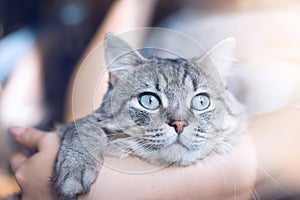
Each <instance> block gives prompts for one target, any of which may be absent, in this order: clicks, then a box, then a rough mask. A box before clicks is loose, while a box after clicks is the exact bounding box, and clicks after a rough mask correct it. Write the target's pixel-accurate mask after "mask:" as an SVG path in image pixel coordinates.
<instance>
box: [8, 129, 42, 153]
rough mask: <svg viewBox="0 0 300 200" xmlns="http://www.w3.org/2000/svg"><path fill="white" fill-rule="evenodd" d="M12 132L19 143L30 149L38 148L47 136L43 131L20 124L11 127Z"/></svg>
mask: <svg viewBox="0 0 300 200" xmlns="http://www.w3.org/2000/svg"><path fill="white" fill-rule="evenodd" d="M10 132H11V133H12V135H13V136H14V138H15V140H16V141H17V142H18V143H19V144H21V145H22V146H24V147H26V148H27V149H30V150H38V149H39V142H40V141H41V140H42V138H43V137H44V136H45V132H43V131H40V130H37V129H33V128H23V127H19V126H13V127H11V128H10Z"/></svg>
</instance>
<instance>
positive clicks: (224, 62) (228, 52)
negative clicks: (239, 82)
mask: <svg viewBox="0 0 300 200" xmlns="http://www.w3.org/2000/svg"><path fill="white" fill-rule="evenodd" d="M235 49H236V41H235V38H232V37H230V38H227V39H225V40H222V41H221V42H220V43H218V44H217V45H216V46H215V47H214V48H212V49H211V50H210V51H208V52H207V53H206V54H205V55H204V56H203V57H202V58H200V59H198V60H197V61H196V62H197V65H198V66H199V67H202V66H206V67H208V69H209V68H210V69H211V68H212V67H215V68H216V69H217V70H218V72H219V74H220V76H221V78H222V79H223V82H224V83H225V85H226V83H227V79H228V76H229V75H230V73H231V71H232V70H231V67H232V66H233V64H234V62H235V61H236V59H235Z"/></svg>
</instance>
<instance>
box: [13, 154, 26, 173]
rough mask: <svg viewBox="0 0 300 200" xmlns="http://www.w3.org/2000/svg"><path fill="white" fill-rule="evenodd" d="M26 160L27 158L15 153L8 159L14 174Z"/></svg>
mask: <svg viewBox="0 0 300 200" xmlns="http://www.w3.org/2000/svg"><path fill="white" fill-rule="evenodd" d="M27 159H28V157H27V156H26V155H25V154H24V153H22V152H18V153H15V154H14V155H13V156H12V158H11V159H10V166H11V169H12V171H13V172H14V173H16V171H17V170H18V169H19V168H20V166H21V165H22V164H23V163H24V162H25V161H26V160H27Z"/></svg>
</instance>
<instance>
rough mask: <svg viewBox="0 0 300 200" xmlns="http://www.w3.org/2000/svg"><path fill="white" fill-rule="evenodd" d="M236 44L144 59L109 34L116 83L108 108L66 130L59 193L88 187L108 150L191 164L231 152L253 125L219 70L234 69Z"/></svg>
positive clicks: (108, 51)
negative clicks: (193, 55)
mask: <svg viewBox="0 0 300 200" xmlns="http://www.w3.org/2000/svg"><path fill="white" fill-rule="evenodd" d="M233 43H234V41H233V40H232V39H228V40H226V41H224V42H222V43H220V44H219V45H218V46H217V47H215V48H214V49H213V50H211V51H210V52H208V53H207V54H206V55H204V56H203V57H201V58H200V59H192V60H186V59H182V58H178V59H161V58H151V59H146V58H144V57H142V56H141V55H140V54H139V53H137V52H135V51H134V50H133V49H132V48H131V47H130V46H129V45H128V44H127V43H125V42H124V41H122V40H121V39H119V38H117V37H114V36H107V37H106V41H105V48H106V49H105V51H106V62H107V65H108V69H109V73H110V83H109V90H108V92H107V93H106V95H105V97H104V100H103V103H102V106H101V108H100V109H98V110H96V111H95V112H94V113H93V114H91V115H89V116H87V117H85V118H82V119H79V120H76V121H75V122H73V123H71V124H69V125H67V126H66V127H64V128H63V129H62V130H61V131H60V134H61V136H62V144H61V149H60V151H59V154H58V157H57V162H56V166H55V171H54V176H53V182H54V186H55V188H56V190H57V191H58V193H59V195H60V196H62V197H63V198H74V197H76V196H78V195H79V194H81V193H84V192H87V191H88V190H89V187H90V185H91V184H92V182H94V181H95V179H96V177H97V175H98V173H99V170H100V169H101V165H102V162H103V157H104V156H106V155H108V156H116V157H120V158H123V157H127V156H136V157H139V158H141V159H143V160H146V161H148V162H150V163H152V164H156V165H170V164H173V165H181V166H186V165H190V164H192V163H195V162H197V161H198V160H200V159H203V158H205V157H207V156H208V155H210V154H212V153H225V152H228V151H229V150H230V148H231V146H232V145H234V144H235V142H236V141H237V140H238V138H239V135H240V133H242V131H243V130H244V129H245V127H246V124H247V114H246V112H245V109H244V106H242V105H241V104H240V103H239V102H238V101H237V100H236V99H235V98H234V97H233V95H232V94H231V93H230V92H229V91H228V90H227V89H226V86H225V82H226V81H225V80H226V78H227V74H226V73H225V72H220V73H221V76H218V73H217V71H215V67H216V68H218V69H219V70H220V69H221V68H223V69H221V71H222V70H225V71H226V70H229V69H230V66H231V64H232V61H233V55H232V51H233V48H234V44H233ZM227 68H228V69H227ZM222 80H223V81H225V82H223V81H222Z"/></svg>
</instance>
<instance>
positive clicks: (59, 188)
mask: <svg viewBox="0 0 300 200" xmlns="http://www.w3.org/2000/svg"><path fill="white" fill-rule="evenodd" d="M61 169H63V170H61ZM55 172H56V173H54V176H53V179H52V181H53V185H54V189H55V191H56V193H57V195H58V196H59V197H60V198H61V199H75V198H76V197H78V196H79V195H81V194H84V193H87V192H89V190H90V187H91V185H92V183H93V182H94V181H95V180H96V178H97V175H98V173H99V168H98V167H97V165H95V166H93V165H84V164H83V165H77V166H75V165H73V166H70V165H69V162H64V163H63V164H62V165H61V166H57V167H56V170H55Z"/></svg>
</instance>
